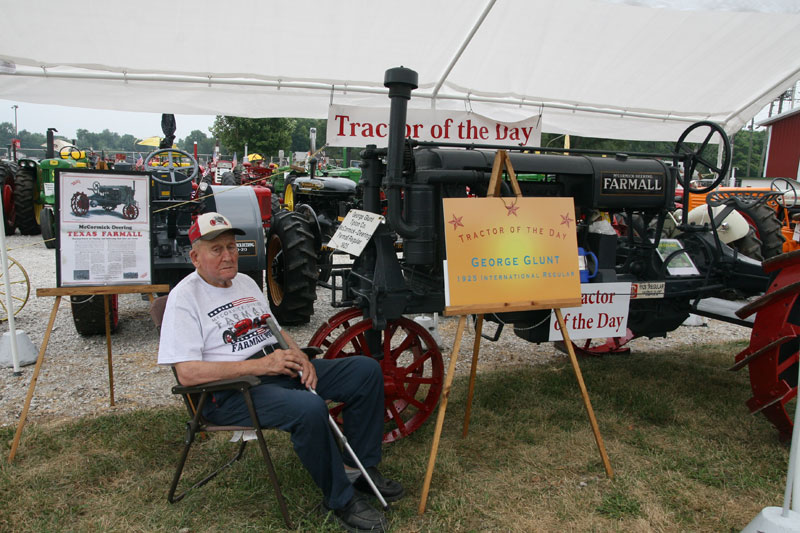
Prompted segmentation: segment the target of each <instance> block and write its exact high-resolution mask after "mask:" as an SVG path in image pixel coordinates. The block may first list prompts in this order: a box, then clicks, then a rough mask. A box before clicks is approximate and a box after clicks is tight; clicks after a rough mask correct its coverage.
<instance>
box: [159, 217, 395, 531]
mask: <svg viewBox="0 0 800 533" xmlns="http://www.w3.org/2000/svg"><path fill="white" fill-rule="evenodd" d="M237 234H238V235H243V234H244V232H243V231H242V230H240V229H237V228H234V227H233V226H232V225H231V223H230V221H229V220H228V219H227V218H226V217H224V216H223V215H221V214H219V213H205V214H203V215H200V216H199V217H197V220H196V222H195V223H194V224H193V225H192V227H191V228H190V230H189V239H190V240H191V242H192V250H191V252H190V257H191V259H192V263H193V264H194V266H195V269H196V270H195V272H193V273H192V274H190V275H188V276H187V277H186V278H184V279H183V280H182V281H181V282H180V283H178V285H176V286H175V288H174V289H172V291H171V292H170V296H169V300H168V302H167V306H166V310H165V312H164V320H163V322H162V326H161V342H160V347H159V352H158V362H159V364H163V365H174V367H175V370H176V372H177V374H178V379H179V381H180V382H181V383H182V384H183V385H196V384H200V383H206V382H209V381H214V380H218V379H227V378H235V377H238V376H243V375H256V376H260V378H261V384H260V385H259V386H257V387H254V388H253V389H252V390H251V394H252V397H253V401H254V403H255V408H256V411H257V413H258V417H259V422H260V423H261V425H262V426H267V427H276V428H279V429H282V430H284V431H288V432H290V433H291V440H292V444H293V445H294V449H295V452H296V453H297V455H298V457H299V458H300V461H301V462H302V463H303V465H304V466H305V468H306V469H307V470H308V472H309V474H311V477H312V478H313V480H314V482H315V483H316V484H317V486H318V487H319V488H320V490H322V494H323V502H322V503H323V506H324V508H325V509H326V510H328V511H331V512H332V513H333V515H334V516H335V518H336V520H337V521H338V522H339V524H340V525H341V526H342V527H344V529H346V530H347V531H356V532H360V531H384V530H385V528H386V526H387V522H386V518H385V517H384V516H383V513H382V512H381V511H379V510H377V509H375V508H374V507H373V506H372V505H370V504H369V503H368V501H367V500H366V497H365V495H364V494H362V493H367V492H368V491H369V485H368V483H367V480H366V479H364V478H363V476H361V474H360V472H359V471H358V470H357V469H354V468H353V465H349V464H346V461H347V458H345V459H344V460H343V458H342V455H341V453H340V451H339V449H338V447H337V443H336V440H335V438H334V436H333V434H332V432H331V429H330V428H329V427H328V408H327V406H326V404H325V400H334V401H337V402H344V403H345V409H344V411H343V418H344V428H343V429H344V434H345V435H346V437H347V439H348V441H349V442H350V443H351V445H352V446H353V449H354V450H355V452H356V455H357V456H358V457H359V459H360V460H361V462H362V463H363V465H364V466H365V467H366V470H367V472H368V473H369V475H370V477H371V478H372V480H373V481H374V482H375V484H376V486H377V487H378V489H379V490H380V491H381V494H382V495H383V497H384V498H385V499H386V500H387V501H396V500H398V499H400V498H401V497H402V496H403V487H402V486H401V485H400V484H399V483H397V482H396V481H392V480H389V479H386V478H384V477H383V476H382V475H381V474H380V472H379V471H378V469H377V468H376V466H377V465H378V463H379V462H380V459H381V440H382V437H383V410H384V406H383V374H382V372H381V367H380V365H379V364H378V362H377V361H375V360H374V359H372V358H369V357H364V356H355V357H347V358H344V359H318V360H313V361H309V360H308V358H307V357H306V355H305V354H304V353H303V352H302V351H301V350H300V349H299V347H298V345H297V343H296V342H295V341H294V340H293V339H292V338H291V336H289V335H288V333H286V331H283V330H282V333H283V336H284V337H285V338H286V341H287V343H288V344H289V347H290V348H289V349H288V350H281V349H280V348H278V345H277V340H276V339H275V337H274V335H273V334H272V332H271V331H270V330H269V329H268V328H266V326H265V325H264V324H263V321H262V320H261V317H263V316H264V315H265V314H270V308H269V304H268V303H267V300H266V299H265V298H264V294H263V293H262V291H261V290H260V289H259V287H258V286H257V285H256V283H255V282H254V281H253V280H252V279H251V278H250V277H249V276H247V275H244V274H239V273H238V250H237V246H236V240H235V235H237ZM245 319H251V320H252V321H253V322H252V323H253V325H254V327H252V328H250V329H247V330H245V331H242V328H241V327H240V328H238V329H235V328H233V326H234V324H237V323H241V321H243V320H245ZM300 372H302V378H301V379H298V376H299V375H300V374H299V373H300ZM306 387H310V388H313V389H316V391H317V393H318V394H319V396H316V395H314V394H312V393H311V392H310V391H308V390H307V388H306ZM203 415H204V416H205V417H206V418H207V419H208V420H209V421H211V422H213V423H215V424H224V425H238V424H242V425H247V424H249V423H250V420H249V415H248V412H247V407H246V406H245V404H244V400H243V398H242V396H241V395H240V394H238V393H236V392H229V391H225V392H217V393H214V396H213V398H212V401H211V402H209V403H208V404H207V406H206V408H205V409H204V412H203Z"/></svg>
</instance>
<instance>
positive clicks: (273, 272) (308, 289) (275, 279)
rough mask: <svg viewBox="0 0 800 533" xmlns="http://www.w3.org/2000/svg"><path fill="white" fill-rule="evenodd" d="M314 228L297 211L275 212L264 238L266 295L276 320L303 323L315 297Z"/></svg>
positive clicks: (307, 319) (307, 320)
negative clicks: (266, 235)
mask: <svg viewBox="0 0 800 533" xmlns="http://www.w3.org/2000/svg"><path fill="white" fill-rule="evenodd" d="M317 274H318V270H317V253H316V250H315V249H314V230H313V229H312V228H311V223H310V222H309V221H308V220H307V219H306V218H305V217H304V216H303V215H301V214H300V213H295V212H294V211H278V212H277V213H276V214H275V216H274V218H273V219H272V225H271V226H270V229H269V235H268V237H267V298H268V299H269V306H270V308H271V309H272V312H273V314H274V315H275V317H276V318H277V319H278V322H279V323H280V324H283V325H287V326H291V325H299V324H306V323H308V322H309V321H310V320H311V315H313V314H314V300H316V299H317Z"/></svg>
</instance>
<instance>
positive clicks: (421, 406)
mask: <svg viewBox="0 0 800 533" xmlns="http://www.w3.org/2000/svg"><path fill="white" fill-rule="evenodd" d="M398 398H401V399H403V400H405V401H407V402H408V403H410V404H411V405H413V406H415V407H416V408H417V409H419V410H420V411H428V406H426V405H425V404H424V403H423V402H421V401H419V400H417V399H416V398H414V397H413V396H411V395H409V394H408V393H405V391H403V393H402V394H400V395H398Z"/></svg>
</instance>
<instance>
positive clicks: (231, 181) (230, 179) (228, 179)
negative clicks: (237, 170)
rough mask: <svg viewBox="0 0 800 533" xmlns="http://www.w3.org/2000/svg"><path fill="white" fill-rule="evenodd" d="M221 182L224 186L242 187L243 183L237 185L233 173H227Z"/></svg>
mask: <svg viewBox="0 0 800 533" xmlns="http://www.w3.org/2000/svg"><path fill="white" fill-rule="evenodd" d="M220 180H221V181H222V185H241V183H236V176H234V175H233V172H226V173H225V174H223V175H222V178H220Z"/></svg>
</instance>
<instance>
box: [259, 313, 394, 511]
mask: <svg viewBox="0 0 800 533" xmlns="http://www.w3.org/2000/svg"><path fill="white" fill-rule="evenodd" d="M266 323H267V327H268V328H269V329H270V331H272V334H273V335H274V336H275V339H277V341H278V346H280V347H281V349H282V350H288V349H289V345H288V344H287V343H286V339H285V338H284V337H283V334H282V333H281V332H280V330H279V329H278V325H277V324H276V323H275V320H273V319H272V317H269V318H267V320H266ZM297 374H298V375H299V376H300V379H303V372H302V371H298V372H297ZM306 388H307V389H308V390H309V391H311V394H314V395H315V396H319V394H317V391H315V390H314V389H312V388H311V387H306ZM328 424H329V425H330V426H331V429H332V430H333V434H334V435H335V436H336V438H337V439H338V440H339V442H340V443H341V444H342V447H343V448H344V449H346V450H347V453H349V454H350V457H352V458H353V461H355V463H356V466H358V469H359V470H360V471H361V475H362V476H364V479H366V480H367V483H369V487H370V488H371V489H372V492H374V493H375V496H377V498H378V501H380V502H381V505H382V506H383V509H384V510H385V511H388V510H389V504H388V503H386V500H385V499H384V498H383V495H382V494H381V491H379V490H378V487H376V486H375V482H374V481H372V478H371V477H369V474H368V473H367V469H366V468H364V465H362V464H361V461H359V459H358V457H357V456H356V452H354V451H353V448H352V447H350V443H349V442H347V437H345V436H344V433H342V430H341V429H339V424H337V423H336V421H335V420H334V419H333V417H332V416H331V415H330V413H328Z"/></svg>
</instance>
